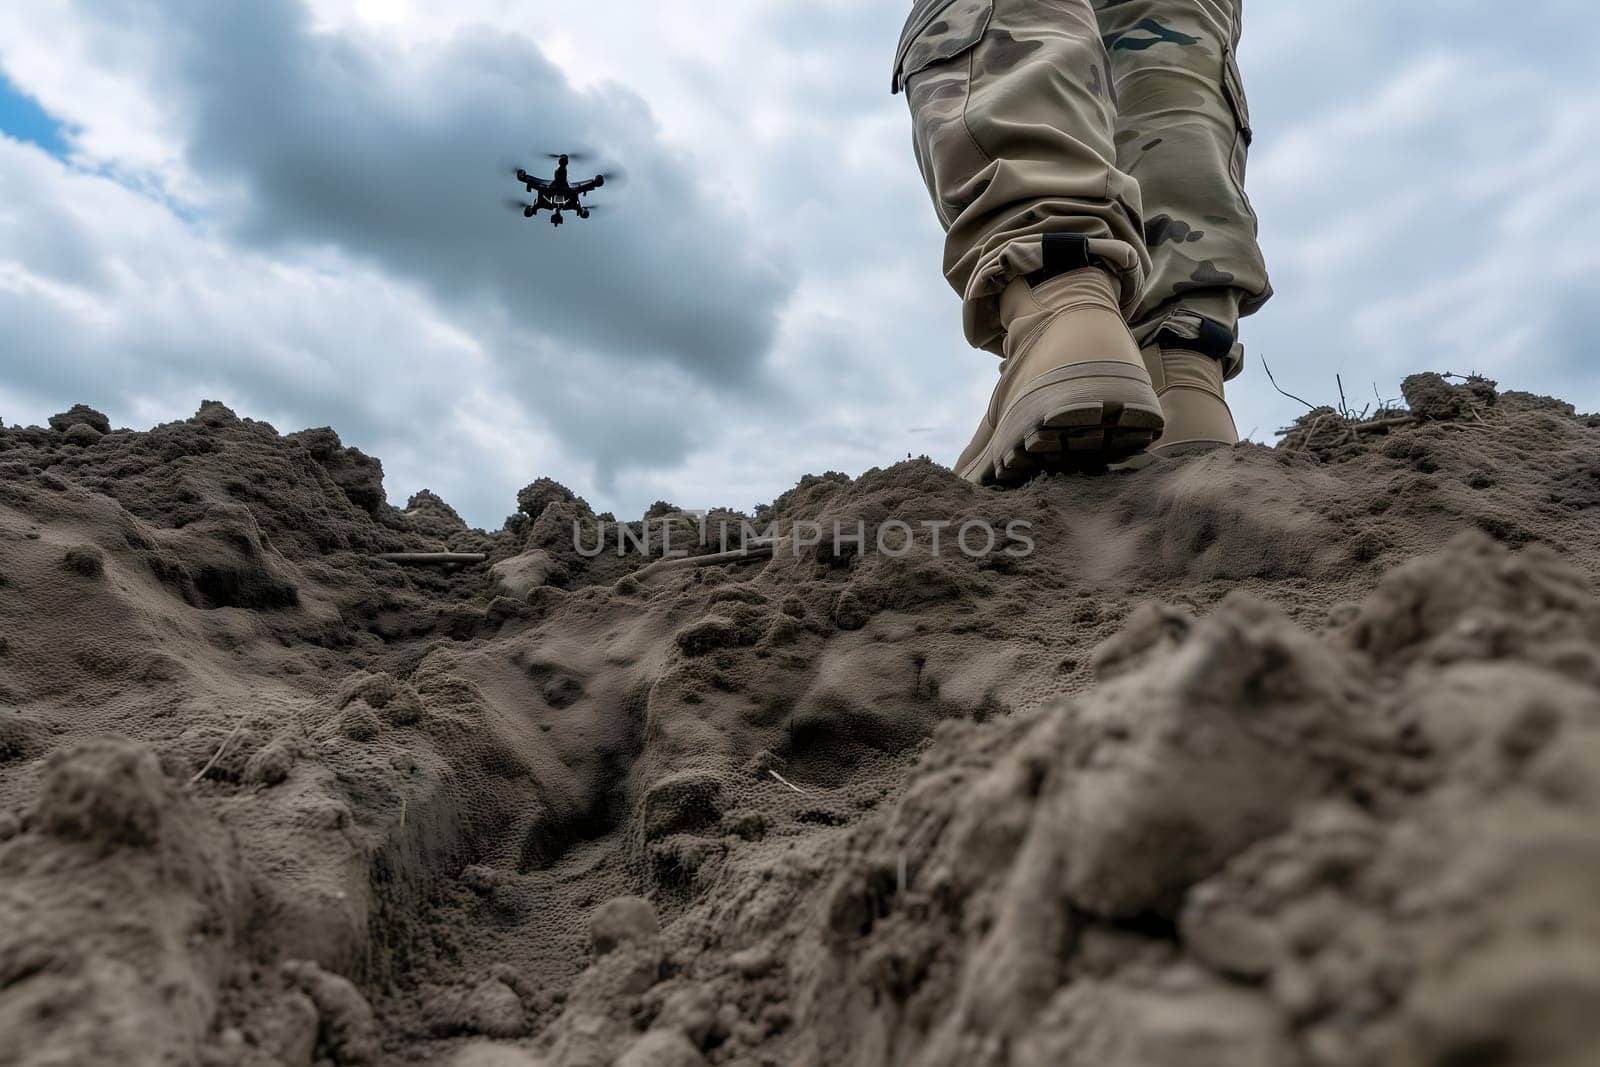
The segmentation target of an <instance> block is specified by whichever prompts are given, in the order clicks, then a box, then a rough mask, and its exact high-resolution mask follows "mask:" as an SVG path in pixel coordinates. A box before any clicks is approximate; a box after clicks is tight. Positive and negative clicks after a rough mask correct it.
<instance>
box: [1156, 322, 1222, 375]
mask: <svg viewBox="0 0 1600 1067" xmlns="http://www.w3.org/2000/svg"><path fill="white" fill-rule="evenodd" d="M1146 343H1148V344H1154V345H1158V346H1160V347H1161V348H1181V349H1183V350H1184V351H1186V352H1198V353H1200V354H1201V355H1203V356H1210V357H1211V358H1212V359H1214V360H1216V361H1217V362H1219V363H1227V362H1228V361H1229V359H1230V357H1231V356H1232V354H1233V333H1232V331H1230V330H1229V329H1228V328H1227V327H1226V326H1224V325H1222V323H1220V322H1217V321H1215V320H1214V319H1208V318H1206V317H1205V316H1204V315H1196V314H1194V313H1193V312H1179V313H1177V314H1174V315H1172V316H1170V317H1169V318H1168V319H1167V321H1166V322H1163V323H1162V324H1161V327H1160V328H1159V329H1158V330H1156V332H1155V333H1153V334H1151V335H1150V340H1149V341H1148V342H1146Z"/></svg>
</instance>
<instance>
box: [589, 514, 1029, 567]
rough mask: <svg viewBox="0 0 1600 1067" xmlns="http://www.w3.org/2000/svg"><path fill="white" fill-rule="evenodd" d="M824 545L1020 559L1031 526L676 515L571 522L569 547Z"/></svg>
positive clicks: (673, 553)
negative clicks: (755, 520) (627, 520)
mask: <svg viewBox="0 0 1600 1067" xmlns="http://www.w3.org/2000/svg"><path fill="white" fill-rule="evenodd" d="M823 546H827V547H830V548H831V549H832V550H833V555H834V556H835V557H839V556H844V555H847V554H852V553H853V554H856V555H868V554H873V553H876V554H877V555H881V556H890V557H894V558H900V557H904V556H910V555H916V554H925V555H930V556H933V557H935V558H937V557H939V556H942V555H946V554H953V553H960V554H961V555H963V556H967V557H969V558H971V559H983V558H984V557H986V556H992V555H996V554H1002V555H1006V556H1011V557H1012V558H1015V559H1021V558H1024V557H1026V556H1031V555H1032V554H1033V551H1034V547H1035V546H1034V540H1033V524H1032V523H1031V522H1028V521H1027V520H1025V519H1011V520H1009V521H1007V522H1006V523H1004V524H1003V525H1000V524H997V523H995V522H993V521H991V520H989V519H981V518H966V519H917V520H906V519H887V520H884V521H881V522H877V523H872V524H869V523H868V522H867V521H866V520H865V519H850V520H847V519H831V520H828V521H826V522H811V521H806V520H798V521H793V522H782V521H774V522H769V523H767V524H766V525H765V526H758V525H756V524H755V523H753V522H751V521H749V520H747V519H739V520H737V521H730V520H727V519H716V520H711V519H710V518H709V516H708V515H707V514H706V513H703V512H702V513H697V512H682V513H679V514H676V515H668V516H664V517H662V518H659V519H645V520H644V521H643V522H638V523H620V522H605V521H598V522H593V523H583V522H581V521H579V520H576V519H575V520H573V523H572V547H573V548H574V549H576V550H577V553H578V555H580V556H584V557H586V558H589V559H593V558H594V557H596V556H600V555H603V554H604V553H605V552H607V551H608V550H609V551H614V552H616V554H617V555H618V556H628V555H634V554H637V555H641V556H656V555H659V556H660V557H661V558H662V559H682V558H686V557H688V556H691V555H698V554H700V553H703V552H706V551H709V550H715V551H717V552H735V551H742V552H749V551H751V550H753V549H758V548H759V549H767V548H770V549H772V550H773V551H774V552H775V553H782V552H787V553H792V554H793V556H794V558H796V559H798V558H800V556H801V554H802V553H804V552H806V551H808V550H810V549H817V548H821V547H823Z"/></svg>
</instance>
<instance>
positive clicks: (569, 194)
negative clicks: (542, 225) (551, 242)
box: [510, 152, 616, 226]
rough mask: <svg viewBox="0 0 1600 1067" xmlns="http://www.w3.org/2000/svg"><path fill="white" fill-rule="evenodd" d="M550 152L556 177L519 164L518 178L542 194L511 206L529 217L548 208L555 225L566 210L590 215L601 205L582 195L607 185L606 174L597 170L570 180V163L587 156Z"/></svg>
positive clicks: (581, 215) (516, 201) (533, 190)
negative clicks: (535, 173)
mask: <svg viewBox="0 0 1600 1067" xmlns="http://www.w3.org/2000/svg"><path fill="white" fill-rule="evenodd" d="M549 156H550V158H551V159H553V160H555V161H556V175H555V177H554V178H536V177H534V176H533V175H532V174H529V173H528V172H527V171H526V170H523V169H522V168H521V167H518V168H517V172H516V173H517V181H519V182H521V183H522V184H523V185H524V186H525V187H526V188H527V190H528V192H530V193H538V194H539V196H538V199H537V200H535V201H534V202H533V203H531V204H530V203H528V202H527V201H525V200H513V201H510V206H511V207H513V208H516V209H518V210H520V211H521V212H522V217H523V218H526V219H531V218H533V217H534V216H535V215H537V214H538V213H539V212H541V211H548V212H550V225H552V226H560V225H561V223H562V222H563V221H564V220H563V219H562V217H561V213H562V212H563V211H571V212H572V213H573V214H575V215H577V216H578V217H579V218H580V219H586V218H588V217H589V213H590V212H592V211H594V210H595V209H596V208H598V207H599V206H600V205H598V204H587V205H586V204H584V203H583V201H582V199H581V198H582V197H585V196H588V195H589V194H590V193H592V192H594V191H595V190H596V189H598V188H600V187H601V186H603V185H605V183H606V176H605V175H604V174H596V175H595V176H594V177H593V178H589V179H587V180H585V181H581V182H574V181H570V180H569V179H568V178H567V164H568V163H571V162H572V161H574V160H578V161H581V160H582V159H583V158H584V157H583V156H582V155H580V154H579V153H576V152H551V153H549ZM615 176H616V175H613V177H615Z"/></svg>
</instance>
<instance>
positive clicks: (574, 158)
mask: <svg viewBox="0 0 1600 1067" xmlns="http://www.w3.org/2000/svg"><path fill="white" fill-rule="evenodd" d="M545 155H547V156H549V157H550V158H551V159H560V158H561V157H562V156H566V157H567V159H568V161H569V162H572V163H587V162H588V161H589V160H591V159H593V158H594V153H593V152H587V151H582V150H580V151H577V152H546V153H545Z"/></svg>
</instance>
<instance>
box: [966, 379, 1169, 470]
mask: <svg viewBox="0 0 1600 1067" xmlns="http://www.w3.org/2000/svg"><path fill="white" fill-rule="evenodd" d="M1165 425H1166V419H1165V417H1164V416H1163V415H1162V414H1161V401H1160V400H1158V399H1156V392H1155V388H1154V387H1153V386H1152V385H1151V384H1150V379H1149V377H1148V375H1146V374H1145V373H1144V371H1143V370H1142V369H1140V368H1135V367H1133V366H1131V365H1129V364H1127V363H1122V362H1117V361H1109V360H1107V361H1098V362H1093V363H1076V364H1072V365H1070V366H1067V367H1061V368H1058V369H1057V370H1054V371H1051V372H1050V373H1049V374H1046V375H1043V376H1042V377H1040V378H1039V379H1037V380H1035V381H1034V382H1033V383H1031V384H1030V386H1029V389H1028V391H1027V392H1026V393H1024V394H1023V395H1022V396H1020V397H1018V398H1017V399H1016V400H1013V401H1012V402H1011V405H1010V406H1009V407H1008V408H1006V410H1005V413H1004V414H1003V415H1001V417H1000V425H999V426H998V427H997V428H996V429H995V432H994V435H993V436H992V437H991V438H990V439H989V444H988V446H987V447H986V448H985V449H984V451H983V452H982V453H980V454H979V455H977V456H975V457H974V458H973V459H972V460H971V461H969V462H968V463H967V465H966V467H964V468H963V469H962V470H961V471H960V472H959V473H960V475H961V477H963V478H965V479H966V480H968V481H970V482H977V483H978V484H980V485H993V484H995V483H1001V484H1015V483H1018V482H1023V481H1026V480H1027V479H1029V478H1031V477H1033V476H1034V475H1035V474H1039V473H1043V472H1048V471H1082V470H1099V469H1102V468H1104V467H1107V466H1109V465H1111V464H1113V463H1120V462H1123V461H1125V460H1127V459H1129V458H1130V457H1132V456H1135V455H1138V454H1139V453H1140V452H1143V451H1144V450H1145V449H1147V448H1149V447H1150V446H1151V445H1152V444H1153V443H1155V441H1156V439H1157V438H1159V437H1160V436H1161V431H1162V429H1163V428H1164V427H1165Z"/></svg>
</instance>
